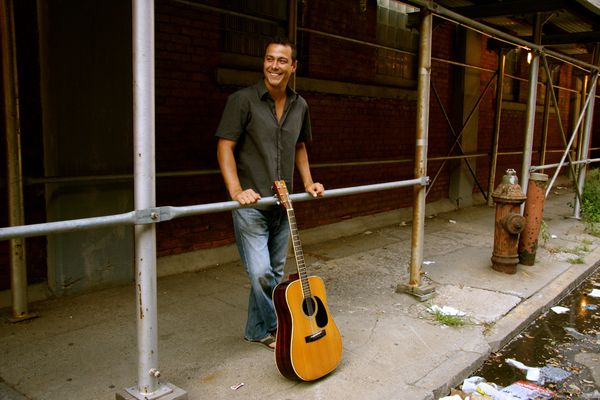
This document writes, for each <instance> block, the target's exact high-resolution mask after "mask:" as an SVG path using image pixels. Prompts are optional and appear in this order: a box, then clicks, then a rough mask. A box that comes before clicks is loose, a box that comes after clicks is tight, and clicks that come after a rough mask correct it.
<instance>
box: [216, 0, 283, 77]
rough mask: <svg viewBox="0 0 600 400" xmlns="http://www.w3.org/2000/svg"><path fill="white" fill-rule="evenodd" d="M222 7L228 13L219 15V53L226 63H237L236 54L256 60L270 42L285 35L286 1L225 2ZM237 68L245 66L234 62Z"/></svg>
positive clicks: (260, 56)
mask: <svg viewBox="0 0 600 400" xmlns="http://www.w3.org/2000/svg"><path fill="white" fill-rule="evenodd" d="M222 6H223V8H225V9H227V10H229V11H230V12H225V13H222V14H221V35H220V43H219V46H220V50H221V53H224V54H227V55H229V57H225V58H224V59H225V60H227V62H226V64H236V58H235V57H232V56H235V55H238V56H246V57H259V58H261V59H262V56H263V51H264V48H265V46H266V44H267V42H268V41H269V39H271V38H273V37H277V36H280V37H282V36H285V35H286V24H287V16H288V11H287V2H286V1H281V0H228V1H223V4H222ZM237 63H239V64H240V65H239V66H246V64H247V63H244V62H242V61H240V59H237Z"/></svg>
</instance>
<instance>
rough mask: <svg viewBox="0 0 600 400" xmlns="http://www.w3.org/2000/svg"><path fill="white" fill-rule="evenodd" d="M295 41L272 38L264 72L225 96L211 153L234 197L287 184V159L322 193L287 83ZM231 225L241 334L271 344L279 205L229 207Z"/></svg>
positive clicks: (303, 121)
mask: <svg viewBox="0 0 600 400" xmlns="http://www.w3.org/2000/svg"><path fill="white" fill-rule="evenodd" d="M296 66H297V60H296V53H295V48H294V45H293V44H292V43H291V42H290V41H289V40H287V39H275V40H272V41H271V42H269V44H268V45H267V47H266V49H265V56H264V60H263V74H264V78H263V79H262V80H261V81H259V82H258V83H257V84H255V85H253V86H251V87H248V88H245V89H242V90H239V91H237V92H235V93H234V94H232V95H231V96H229V98H228V100H227V104H226V106H225V110H224V111H223V116H222V117H221V122H220V124H219V127H218V128H217V132H216V136H217V137H218V138H219V141H218V144H217V158H218V161H219V166H220V168H221V174H222V175H223V180H224V181H225V186H226V188H227V191H228V192H229V196H230V197H231V198H232V199H233V200H236V201H238V202H239V203H240V204H241V205H249V204H254V203H256V202H257V201H258V200H259V199H261V198H262V197H270V196H273V190H272V187H273V183H274V181H276V180H282V179H283V180H285V181H286V183H287V186H288V187H289V188H290V191H291V188H292V178H293V175H294V164H295V166H296V168H297V169H298V171H299V173H300V177H301V178H302V183H303V185H304V189H305V190H306V191H307V192H308V193H310V194H312V195H313V196H315V197H317V196H322V195H323V193H324V191H325V189H324V187H323V185H321V184H320V183H318V182H313V180H312V176H311V173H310V167H309V163H308V155H307V152H306V146H305V142H309V141H310V140H311V127H310V117H309V114H308V105H307V104H306V101H305V100H304V99H303V98H302V97H301V96H299V95H298V94H297V93H296V92H294V91H293V90H292V89H291V88H289V87H288V82H289V80H290V77H291V76H292V74H293V73H294V72H295V71H296ZM232 215H233V226H234V230H235V237H236V243H237V247H238V250H239V253H240V258H241V260H242V263H243V264H244V267H245V269H246V272H247V273H248V276H249V278H250V283H251V289H250V297H249V301H248V320H247V322H246V328H245V333H244V338H245V340H247V341H250V342H257V343H261V344H263V345H265V346H267V347H268V348H269V349H270V350H274V349H275V334H276V330H277V317H276V315H275V309H274V307H273V302H272V299H271V295H272V292H273V289H274V288H275V286H276V285H277V284H278V283H279V282H281V280H282V278H283V270H284V266H285V260H286V256H287V249H288V240H289V235H290V230H289V224H288V220H287V213H286V212H285V210H284V209H283V207H277V206H272V207H267V208H265V207H256V208H240V209H237V210H234V211H233V213H232Z"/></svg>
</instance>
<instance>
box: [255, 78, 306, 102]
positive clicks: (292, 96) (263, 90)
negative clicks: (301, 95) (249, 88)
mask: <svg viewBox="0 0 600 400" xmlns="http://www.w3.org/2000/svg"><path fill="white" fill-rule="evenodd" d="M256 90H257V91H258V97H259V98H260V99H261V100H264V99H266V98H267V97H266V96H268V95H269V89H267V86H266V85H265V81H264V80H263V79H261V80H260V81H258V83H257V84H256ZM285 90H286V92H287V97H288V99H289V100H290V101H294V100H296V97H297V96H298V93H296V91H295V90H294V89H292V88H291V87H290V86H289V85H288V86H287V87H286V88H285Z"/></svg>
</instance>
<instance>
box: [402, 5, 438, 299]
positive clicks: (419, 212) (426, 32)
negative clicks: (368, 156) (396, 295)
mask: <svg viewBox="0 0 600 400" xmlns="http://www.w3.org/2000/svg"><path fill="white" fill-rule="evenodd" d="M432 27H433V14H432V13H431V12H430V11H429V10H425V9H423V10H421V30H420V37H419V65H418V83H417V130H416V140H415V168H414V174H415V178H424V177H426V176H427V142H428V133H429V97H430V96H429V95H430V84H431V40H432V33H433V28H432ZM426 189H427V188H426V186H424V185H415V186H414V189H413V190H414V197H413V218H412V238H411V257H410V280H409V283H408V285H399V286H398V287H397V288H396V291H397V292H407V293H410V294H412V295H414V296H416V297H417V298H419V299H420V300H427V299H429V298H431V297H432V296H433V295H434V294H435V293H434V289H433V288H432V287H428V288H423V287H421V286H420V285H421V266H422V264H423V247H424V246H423V243H424V237H425V196H426V194H427V190H426Z"/></svg>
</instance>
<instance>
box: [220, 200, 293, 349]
mask: <svg viewBox="0 0 600 400" xmlns="http://www.w3.org/2000/svg"><path fill="white" fill-rule="evenodd" d="M232 215H233V228H234V230H235V238H236V243H237V247H238V250H239V252H240V257H241V260H242V263H243V264H244V268H245V269H246V272H247V273H248V277H249V278H250V285H251V287H250V298H249V300H248V320H247V322H246V330H245V333H244V337H245V338H246V340H260V339H262V338H264V337H266V336H267V335H268V334H269V332H273V331H275V329H277V317H276V315H275V308H274V307H273V300H272V298H271V295H272V293H273V289H274V288H275V286H277V284H278V283H279V282H281V280H282V279H283V270H284V267H285V259H286V257H287V250H288V241H289V237H290V228H289V223H288V219H287V213H286V210H285V209H283V208H282V207H278V208H273V209H270V210H258V209H255V208H240V209H237V210H234V211H233V212H232Z"/></svg>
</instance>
